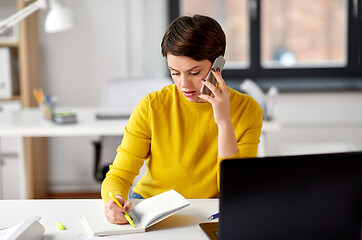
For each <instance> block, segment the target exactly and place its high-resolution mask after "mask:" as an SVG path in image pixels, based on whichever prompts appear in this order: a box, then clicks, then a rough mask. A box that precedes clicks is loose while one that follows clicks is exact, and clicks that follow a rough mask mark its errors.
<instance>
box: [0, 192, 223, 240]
mask: <svg viewBox="0 0 362 240" xmlns="http://www.w3.org/2000/svg"><path fill="white" fill-rule="evenodd" d="M92 201H102V200H99V199H96V200H95V199H92V200H2V201H0V212H1V216H2V217H1V218H0V228H3V227H8V226H10V225H14V224H16V223H19V222H21V221H23V220H24V219H26V218H27V217H31V216H40V217H41V219H40V223H41V224H42V225H43V226H44V227H45V236H44V238H43V239H44V240H47V239H52V240H58V239H59V240H60V239H61V240H67V239H74V238H76V237H79V236H87V232H86V230H85V228H84V226H83V222H82V219H81V215H82V213H83V212H85V211H90V210H91V209H89V208H87V205H89V204H90V203H91V202H92ZM134 201H137V200H134ZM189 201H190V206H189V207H186V208H184V209H182V210H181V211H180V212H178V213H176V214H175V215H173V216H171V217H169V218H167V219H165V220H163V221H162V222H159V223H157V224H156V225H154V226H152V227H150V228H148V229H147V232H145V233H136V234H126V235H119V236H117V238H116V239H127V240H132V239H135V240H136V239H149V240H152V239H155V240H156V239H157V240H163V239H165V240H166V239H167V240H169V239H172V240H178V239H180V240H185V239H200V240H202V239H205V240H206V239H208V238H207V237H206V235H205V234H204V232H203V231H202V230H201V228H200V227H199V223H201V222H209V220H208V219H207V218H208V217H209V216H210V215H211V214H214V213H216V212H218V209H219V205H218V203H219V201H218V199H190V200H189ZM5 216H6V217H5ZM57 221H60V222H61V223H62V224H63V225H64V226H65V227H66V230H64V231H59V230H57V228H56V226H55V224H56V222H57ZM112 238H114V237H113V236H112Z"/></svg>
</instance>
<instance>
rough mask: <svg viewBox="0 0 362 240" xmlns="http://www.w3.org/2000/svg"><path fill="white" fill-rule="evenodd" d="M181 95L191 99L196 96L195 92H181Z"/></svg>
mask: <svg viewBox="0 0 362 240" xmlns="http://www.w3.org/2000/svg"><path fill="white" fill-rule="evenodd" d="M182 93H183V95H184V96H185V97H187V98H192V97H193V96H195V95H196V91H182Z"/></svg>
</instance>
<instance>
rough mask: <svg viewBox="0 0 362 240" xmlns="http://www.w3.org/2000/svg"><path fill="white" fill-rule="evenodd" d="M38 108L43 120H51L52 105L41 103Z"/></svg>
mask: <svg viewBox="0 0 362 240" xmlns="http://www.w3.org/2000/svg"><path fill="white" fill-rule="evenodd" d="M39 108H40V110H41V112H42V115H43V117H44V118H45V119H48V120H50V121H51V120H53V113H54V103H41V104H39Z"/></svg>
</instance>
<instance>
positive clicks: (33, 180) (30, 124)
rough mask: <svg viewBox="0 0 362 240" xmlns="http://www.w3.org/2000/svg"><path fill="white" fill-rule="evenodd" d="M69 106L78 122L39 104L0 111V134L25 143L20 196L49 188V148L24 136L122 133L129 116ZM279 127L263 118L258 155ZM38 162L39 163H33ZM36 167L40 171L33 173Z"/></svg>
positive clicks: (32, 195)
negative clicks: (51, 115)
mask: <svg viewBox="0 0 362 240" xmlns="http://www.w3.org/2000/svg"><path fill="white" fill-rule="evenodd" d="M69 109H71V110H72V111H74V112H75V113H76V114H77V119H78V122H77V123H76V124H68V125H66V124H65V125H58V124H55V123H53V122H51V121H48V120H46V119H43V117H42V115H41V112H40V110H39V109H38V108H24V109H22V110H21V111H14V112H5V113H1V112H0V137H4V136H16V137H21V138H22V139H23V141H22V142H23V144H22V146H20V149H19V151H18V152H19V153H20V154H19V160H20V161H19V165H20V191H21V194H20V196H21V198H23V199H25V198H29V197H30V198H37V193H36V189H35V190H34V187H35V186H36V187H38V188H40V189H42V191H46V190H47V177H46V175H47V154H46V149H45V150H44V148H46V145H45V147H43V148H41V149H39V148H37V149H31V146H25V144H24V137H40V138H41V137H62V136H68V137H69V136H75V137H76V136H117V135H123V133H124V128H125V126H126V125H127V122H128V119H114V120H98V119H96V117H95V116H96V114H97V113H98V112H99V111H100V109H97V108H75V107H71V108H69ZM122 111H123V112H124V111H126V110H122ZM279 129H280V123H279V122H278V121H273V122H264V124H263V128H262V134H261V138H260V144H259V150H258V156H265V155H266V151H265V149H266V144H267V143H266V141H265V139H266V136H265V135H266V134H267V133H269V132H273V131H277V130H279ZM45 143H46V142H45ZM26 148H27V149H28V151H39V152H40V151H45V154H43V156H41V157H33V156H32V155H30V156H27V155H29V154H24V152H26V151H25V150H24V149H26ZM29 148H30V149H29ZM35 153H36V152H35ZM28 158H30V160H29V159H28ZM36 164H38V167H34V166H35V165H36ZM39 165H40V166H39ZM34 168H35V169H34ZM29 169H30V170H29ZM32 169H33V170H32ZM29 171H30V172H29ZM34 171H37V172H36V173H34ZM39 178H41V179H39ZM44 189H45V190H44ZM0 190H1V189H0ZM0 199H1V191H0Z"/></svg>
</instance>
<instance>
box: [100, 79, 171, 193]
mask: <svg viewBox="0 0 362 240" xmlns="http://www.w3.org/2000/svg"><path fill="white" fill-rule="evenodd" d="M170 84H172V81H171V80H170V79H168V78H136V77H135V78H115V79H111V80H109V81H107V82H106V83H105V85H104V86H103V89H102V95H101V109H102V110H104V111H106V112H107V110H109V111H117V109H120V110H122V111H125V110H126V111H128V112H129V113H131V112H132V111H133V109H134V108H135V107H136V105H137V104H138V102H139V101H140V100H141V99H142V98H143V97H144V96H146V95H147V94H148V93H151V92H154V91H157V90H160V89H162V88H163V87H165V86H167V85H170ZM122 137H123V136H121V135H119V136H101V137H100V139H99V140H98V141H94V142H93V147H94V155H95V160H94V177H95V179H96V180H97V181H99V182H102V181H103V179H104V178H105V176H106V174H107V172H108V170H109V165H110V164H111V163H112V162H113V160H114V158H115V156H116V149H117V147H118V146H119V145H120V144H121V141H122ZM145 171H146V165H145V164H144V165H143V166H142V168H141V169H140V173H139V175H138V176H136V178H135V180H134V182H133V185H132V186H131V188H130V191H129V193H132V188H133V186H135V185H136V183H137V182H138V180H139V179H140V178H141V177H142V176H143V175H144V173H145Z"/></svg>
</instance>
